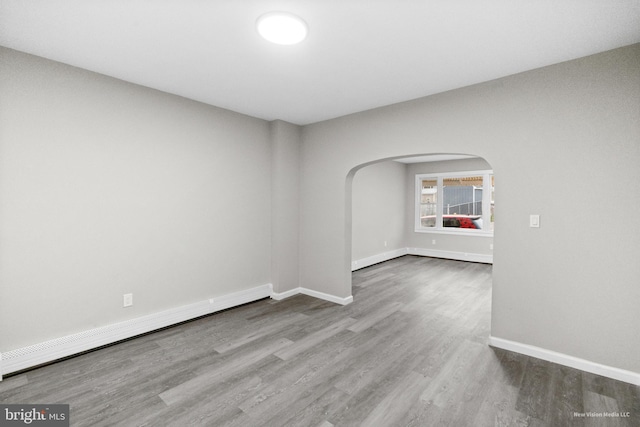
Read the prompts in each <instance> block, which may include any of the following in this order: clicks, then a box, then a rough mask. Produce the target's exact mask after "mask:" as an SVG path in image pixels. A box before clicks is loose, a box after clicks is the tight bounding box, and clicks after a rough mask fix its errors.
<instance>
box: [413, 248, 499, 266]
mask: <svg viewBox="0 0 640 427" xmlns="http://www.w3.org/2000/svg"><path fill="white" fill-rule="evenodd" d="M407 254H408V255H419V256H428V257H433V258H446V259H455V260H458V261H471V262H481V263H484V264H493V254H490V255H486V254H475V253H468V252H456V251H442V250H438V249H426V248H407Z"/></svg>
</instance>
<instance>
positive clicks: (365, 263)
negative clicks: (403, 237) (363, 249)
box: [351, 248, 408, 271]
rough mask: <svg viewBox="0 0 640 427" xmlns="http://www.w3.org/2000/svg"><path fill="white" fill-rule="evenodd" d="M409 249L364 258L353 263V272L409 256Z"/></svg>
mask: <svg viewBox="0 0 640 427" xmlns="http://www.w3.org/2000/svg"><path fill="white" fill-rule="evenodd" d="M407 253H408V252H407V248H400V249H396V250H393V251H389V252H384V253H381V254H378V255H373V256H370V257H367V258H362V259H359V260H356V261H352V262H351V271H356V270H359V269H361V268H365V267H369V266H370V265H374V264H378V263H380V262H384V261H389V260H390V259H394V258H398V257H401V256H403V255H407Z"/></svg>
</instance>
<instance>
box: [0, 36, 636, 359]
mask: <svg viewBox="0 0 640 427" xmlns="http://www.w3.org/2000/svg"><path fill="white" fill-rule="evenodd" d="M0 55H1V57H0V93H2V96H1V97H0V337H1V341H0V351H8V350H12V349H14V348H18V347H21V346H26V345H29V344H33V343H38V342H42V341H44V340H47V339H51V338H56V337H59V336H62V335H66V334H70V333H73V332H78V331H83V330H86V329H90V328H93V327H97V326H101V325H105V324H110V323H114V322H117V321H121V320H125V319H128V318H132V317H138V316H140V315H143V314H147V313H152V312H157V311H160V310H163V309H166V308H171V307H177V306H180V305H183V304H187V303H190V302H194V301H199V300H202V299H205V298H209V297H215V296H217V295H223V294H227V293H230V292H233V291H237V290H242V289H246V288H250V287H253V286H257V285H262V284H264V283H268V282H269V281H270V279H271V278H272V277H271V271H270V270H271V268H274V269H279V271H277V272H274V276H273V277H274V278H278V283H279V285H278V286H279V287H280V288H281V290H280V291H284V290H286V289H288V288H289V287H290V286H295V285H296V275H297V274H298V273H297V272H296V268H298V267H299V278H300V280H299V281H298V285H299V286H303V287H305V288H308V289H311V290H316V291H320V292H325V293H327V294H331V295H335V296H338V297H347V296H349V295H350V294H351V282H350V280H351V275H350V262H351V252H352V251H351V249H352V248H351V241H352V228H351V213H352V212H351V209H352V204H353V203H352V180H353V177H354V174H355V173H356V171H357V170H358V169H359V168H361V167H363V166H366V165H369V164H372V163H375V162H377V161H379V160H382V159H390V158H394V157H397V156H405V155H422V154H439V153H464V154H475V155H478V156H480V157H482V158H484V159H485V160H486V161H487V162H488V163H489V164H490V165H491V166H492V168H493V170H494V172H495V175H496V180H497V187H496V200H498V201H499V203H498V204H497V206H496V218H497V221H498V222H497V225H496V232H495V236H494V240H495V251H494V288H493V314H492V335H494V336H495V337H498V338H504V339H508V340H513V341H518V342H521V343H524V344H530V345H534V346H538V347H542V348H545V349H549V350H553V351H557V352H560V353H564V354H567V355H571V356H575V357H579V358H583V359H587V360H590V361H593V362H598V363H602V364H605V365H609V366H613V367H618V368H621V369H627V370H631V371H634V372H640V359H638V357H637V354H640V343H639V342H638V340H636V339H634V337H635V336H636V335H637V331H638V329H639V327H640V325H639V321H638V316H637V307H638V306H640V287H639V286H638V285H637V283H638V278H639V277H640V263H638V262H637V260H638V259H640V246H639V245H638V244H637V242H638V241H639V240H640V230H639V229H638V228H637V227H633V226H632V224H631V222H632V221H631V220H630V221H629V225H628V226H627V224H620V223H619V222H616V225H615V226H614V227H612V226H610V225H609V224H610V223H609V222H608V221H607V216H606V215H603V214H598V212H596V214H595V215H592V214H590V213H591V212H593V206H594V204H593V194H602V195H607V197H609V200H611V201H612V202H613V201H615V202H619V201H620V200H623V201H625V203H626V206H627V208H626V212H631V213H634V212H638V211H640V198H638V197H629V194H632V195H634V194H639V192H640V168H638V165H639V164H640V143H639V142H638V141H640V122H639V121H640V103H639V101H638V100H639V99H640V45H634V46H630V47H626V48H622V49H618V50H614V51H610V52H605V53H602V54H599V55H595V56H591V57H587V58H582V59H578V60H575V61H571V62H567V63H562V64H557V65H554V66H550V67H545V68H542V69H539V70H534V71H530V72H527V73H522V74H518V75H514V76H510V77H507V78H503V79H500V80H496V81H492V82H488V83H485V84H480V85H475V86H471V87H467V88H463V89H459V90H455V91H451V92H447V93H443V94H439V95H435V96H430V97H426V98H421V99H417V100H415V101H411V102H405V103H401V104H397V105H392V106H389V107H384V108H380V109H376V110H372V111H368V112H364V113H360V114H354V115H350V116H346V117H342V118H338V119H335V120H330V121H326V122H322V123H317V124H314V125H310V126H306V127H304V128H302V132H301V135H300V134H299V131H300V129H295V128H294V127H290V126H287V125H284V124H279V125H278V124H275V125H273V124H272V125H271V126H270V125H269V123H267V122H264V121H261V120H257V119H253V118H249V117H246V116H242V115H239V114H235V113H231V112H228V111H224V110H221V109H218V108H214V107H210V106H205V105H202V104H198V103H196V102H192V101H188V100H185V99H182V98H178V97H175V96H171V95H167V94H163V93H160V92H156V91H152V90H149V89H145V88H142V87H139V86H135V85H131V84H127V83H123V82H121V81H117V80H114V79H110V78H106V77H103V76H99V75H96V74H93V73H90V72H86V71H82V70H78V69H75V68H72V67H68V66H65V65H61V64H57V63H53V62H50V61H47V60H43V59H38V58H35V57H32V56H28V55H24V54H20V53H16V52H13V51H9V50H6V49H0ZM300 140H301V141H302V145H301V146H300V147H299V149H300V151H299V162H300V163H299V168H297V167H296V166H295V165H293V163H292V162H293V161H295V158H296V157H298V154H297V153H287V152H286V151H287V148H286V146H292V145H295V144H294V142H296V141H298V142H299V141H300ZM272 150H276V151H278V150H280V151H279V152H273V151H272ZM278 162H289V163H287V164H288V166H287V167H286V168H285V171H284V174H283V175H281V176H278V175H277V173H276V172H275V171H274V170H272V168H273V167H274V165H276V164H279V163H278ZM296 169H297V170H298V171H299V176H300V181H299V185H300V187H299V188H300V191H299V196H298V199H296V197H295V194H294V193H295V191H296V189H295V185H288V186H286V185H283V184H282V182H286V180H287V179H288V178H287V177H295V176H296V173H297V171H296ZM272 176H273V179H274V181H277V182H279V184H278V185H277V188H274V183H272V182H271V177H272ZM567 188H571V189H572V191H570V192H568V191H566V189H567ZM523 194H526V195H527V197H523ZM283 198H284V199H287V198H288V199H287V200H288V201H286V202H285V203H284V204H283V205H282V209H280V208H278V207H275V208H274V210H273V211H274V212H277V213H284V214H285V215H287V216H288V217H289V218H295V215H292V212H293V211H296V210H297V209H298V207H299V216H298V219H299V235H298V234H297V233H296V231H295V225H294V226H287V224H286V223H285V222H280V223H278V222H273V221H272V217H271V212H272V206H271V204H272V203H279V202H278V200H282V199H283ZM566 206H572V207H573V208H572V209H571V210H568V209H567V208H566ZM532 213H537V214H540V215H541V228H538V229H532V228H529V227H528V217H529V214H532ZM598 219H599V220H602V223H596V222H595V220H598ZM272 227H274V229H277V227H281V229H284V230H285V235H284V237H283V240H280V241H278V240H277V239H272V238H271V237H272V236H271V228H272ZM298 244H299V252H298V253H299V264H298V266H296V267H292V268H291V267H288V266H286V265H285V266H283V259H284V258H283V257H284V256H286V254H287V253H292V251H293V252H294V251H295V247H297V245H298ZM274 245H275V246H274ZM272 251H273V252H272ZM272 255H273V256H274V257H278V258H279V259H277V260H273V259H272ZM272 261H274V262H273V263H272ZM294 264H295V261H294ZM276 275H279V276H276ZM280 284H281V285H280ZM125 292H133V293H134V303H135V304H134V306H133V307H131V308H128V309H123V308H122V294H123V293H125Z"/></svg>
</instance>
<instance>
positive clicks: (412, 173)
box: [405, 159, 493, 255]
mask: <svg viewBox="0 0 640 427" xmlns="http://www.w3.org/2000/svg"><path fill="white" fill-rule="evenodd" d="M489 169H491V165H490V164H489V163H487V162H486V161H485V160H484V159H464V160H450V161H442V162H429V163H413V164H410V165H408V168H407V176H406V186H407V187H408V188H409V189H410V191H409V193H408V194H407V198H406V202H405V209H406V215H407V219H406V221H407V232H406V246H407V247H409V248H427V249H435V250H441V251H447V252H464V253H471V254H480V255H491V254H492V252H493V251H492V250H491V249H490V245H491V244H492V243H493V237H489V236H474V235H467V236H456V235H452V234H442V233H428V232H425V233H422V232H421V233H416V231H415V214H416V199H415V194H416V193H415V185H416V175H419V174H426V173H444V172H463V171H478V170H489ZM434 239H435V240H436V244H435V245H434V244H433V243H432V240H434Z"/></svg>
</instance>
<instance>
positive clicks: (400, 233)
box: [345, 153, 494, 295]
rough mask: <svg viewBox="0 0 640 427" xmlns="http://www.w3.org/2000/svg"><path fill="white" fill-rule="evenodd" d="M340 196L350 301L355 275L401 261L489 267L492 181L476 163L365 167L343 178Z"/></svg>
mask: <svg viewBox="0 0 640 427" xmlns="http://www.w3.org/2000/svg"><path fill="white" fill-rule="evenodd" d="M422 176H424V177H425V179H424V180H422V181H418V180H417V179H418V178H419V177H422ZM483 178H484V179H483ZM429 182H432V183H433V184H429V185H432V186H429V188H426V187H427V186H428V185H427V184H428V183H429ZM421 183H424V187H423V186H422V184H421ZM345 190H346V191H345V194H346V200H345V208H346V215H345V218H346V226H345V255H346V256H345V258H348V260H347V259H345V275H346V276H347V283H348V284H349V289H350V290H351V295H353V284H352V281H351V279H352V272H353V271H356V270H359V269H362V268H366V267H368V266H371V265H374V264H377V263H380V262H384V261H387V260H390V259H394V258H397V257H400V256H403V255H420V256H428V257H434V258H443V259H452V260H460V261H473V262H480V263H487V264H492V263H493V220H494V215H493V211H494V199H493V194H494V192H493V190H494V175H493V169H492V166H491V165H490V164H489V162H487V161H486V160H485V159H484V158H482V157H480V156H477V155H472V154H461V153H431V154H412V155H404V156H397V157H390V158H385V159H379V160H375V161H371V162H367V163H363V164H361V165H358V166H356V167H354V168H352V169H351V170H350V171H349V173H348V175H347V177H346V189H345ZM436 196H437V197H436ZM467 199H468V200H467ZM428 209H433V211H432V212H428ZM398 211H399V212H398Z"/></svg>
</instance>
